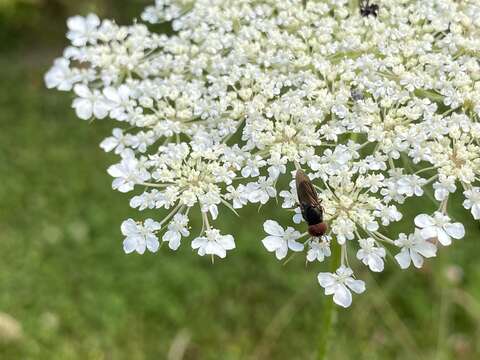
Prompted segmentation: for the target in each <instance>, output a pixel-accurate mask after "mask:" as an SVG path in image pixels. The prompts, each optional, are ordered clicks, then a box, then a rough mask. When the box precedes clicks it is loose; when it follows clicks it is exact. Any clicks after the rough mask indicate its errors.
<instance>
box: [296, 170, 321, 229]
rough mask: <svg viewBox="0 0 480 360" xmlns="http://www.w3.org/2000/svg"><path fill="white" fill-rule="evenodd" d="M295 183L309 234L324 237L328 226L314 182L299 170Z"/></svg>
mask: <svg viewBox="0 0 480 360" xmlns="http://www.w3.org/2000/svg"><path fill="white" fill-rule="evenodd" d="M295 183H296V186H297V196H298V202H299V206H300V210H301V211H302V216H303V218H304V219H305V221H306V222H307V224H308V233H309V234H310V235H311V236H314V237H320V236H323V235H324V234H325V233H326V232H327V224H325V223H324V222H323V207H322V205H321V204H320V200H319V199H318V195H317V192H316V191H315V188H314V187H313V185H312V182H311V181H310V179H309V178H308V176H307V175H306V174H305V173H304V172H303V171H302V170H300V169H298V170H297V173H296V175H295Z"/></svg>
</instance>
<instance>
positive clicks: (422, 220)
mask: <svg viewBox="0 0 480 360" xmlns="http://www.w3.org/2000/svg"><path fill="white" fill-rule="evenodd" d="M415 225H417V226H418V227H420V228H424V227H427V226H433V225H435V223H434V221H433V219H432V217H431V216H428V215H427V214H420V215H417V216H416V217H415Z"/></svg>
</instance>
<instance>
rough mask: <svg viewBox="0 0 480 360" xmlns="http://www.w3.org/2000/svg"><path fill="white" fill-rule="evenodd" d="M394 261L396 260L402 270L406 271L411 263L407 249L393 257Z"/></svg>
mask: <svg viewBox="0 0 480 360" xmlns="http://www.w3.org/2000/svg"><path fill="white" fill-rule="evenodd" d="M395 260H397V262H398V264H399V265H400V267H401V268H402V269H407V268H408V267H409V266H410V262H411V258H410V251H409V250H408V249H402V251H400V252H399V253H398V254H397V255H395Z"/></svg>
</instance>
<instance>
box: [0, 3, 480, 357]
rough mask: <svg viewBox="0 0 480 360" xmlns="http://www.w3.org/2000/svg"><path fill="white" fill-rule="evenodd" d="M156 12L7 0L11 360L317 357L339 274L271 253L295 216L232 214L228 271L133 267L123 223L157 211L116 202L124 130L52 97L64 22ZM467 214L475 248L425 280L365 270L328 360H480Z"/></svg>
mask: <svg viewBox="0 0 480 360" xmlns="http://www.w3.org/2000/svg"><path fill="white" fill-rule="evenodd" d="M145 3H148V2H147V1H143V0H136V1H126V0H125V1H113V0H110V1H105V0H104V1H100V0H98V1H81V2H79V1H77V2H74V1H68V0H57V1H47V0H43V1H42V0H29V1H27V0H24V1H18V0H1V1H0V80H1V81H0V181H1V183H0V245H1V250H0V253H1V256H0V359H7V360H10V359H49V360H50V359H52V360H54V359H62V360H63V359H67V360H68V359H82V360H83V359H129V360H136V359H139V360H140V359H170V360H175V359H182V358H184V359H225V360H227V359H312V358H314V355H315V350H316V347H317V343H318V338H319V334H320V333H321V332H322V328H321V318H322V306H323V303H324V301H325V297H324V296H323V295H322V290H321V288H320V287H319V286H318V284H317V282H316V279H315V276H316V273H317V272H318V271H321V269H325V268H326V266H327V265H325V264H323V265H319V264H317V265H313V266H308V267H305V264H304V262H303V260H302V259H300V258H298V259H294V260H292V261H291V262H290V263H289V264H288V265H286V266H282V265H281V264H280V263H279V262H278V261H276V260H275V258H274V257H273V256H272V255H271V254H268V253H267V252H266V251H265V250H264V249H263V247H262V245H261V243H260V239H261V238H262V236H263V234H262V231H261V225H262V223H263V221H264V220H265V218H277V219H283V221H284V222H287V221H288V219H287V216H286V214H285V213H284V211H282V209H281V208H280V207H277V206H275V204H271V205H270V206H267V207H264V208H263V209H262V211H261V212H260V213H258V212H257V210H256V209H255V208H247V209H244V210H243V211H241V212H240V214H241V218H236V217H234V216H232V215H231V214H229V213H228V214H226V215H225V216H223V215H222V217H221V219H222V220H221V222H217V225H218V226H219V227H220V228H221V229H223V230H224V231H226V232H227V231H228V232H229V233H233V234H234V235H235V237H236V241H237V249H235V251H233V252H231V253H230V255H229V257H228V258H227V259H225V260H222V261H220V260H219V261H216V263H215V265H212V264H211V263H210V260H209V259H208V258H200V257H198V256H197V255H196V254H194V253H193V252H192V251H191V249H190V248H189V247H188V246H183V247H181V249H180V250H179V251H178V252H175V253H172V252H170V251H169V250H168V249H167V248H162V249H161V251H160V252H159V253H157V254H145V255H143V256H137V255H130V256H126V255H125V254H124V253H123V252H122V246H121V242H122V237H121V234H120V230H119V225H120V223H121V221H122V220H123V219H125V218H127V217H130V216H131V217H137V218H139V217H141V216H142V215H144V214H138V213H137V212H135V211H133V210H131V209H129V207H128V197H127V196H125V195H122V194H119V193H117V192H114V191H112V190H111V179H110V177H109V176H108V175H107V174H106V168H107V167H108V165H109V164H111V163H113V162H114V161H116V159H115V157H113V156H111V155H109V154H105V153H104V152H103V151H102V150H101V149H100V148H99V147H98V144H99V143H100V141H101V140H102V139H103V138H104V137H105V136H106V135H108V134H109V133H110V130H111V128H112V126H113V123H112V122H111V121H108V120H106V121H98V122H95V123H93V124H88V122H82V121H80V120H78V119H76V118H75V115H74V113H73V111H72V110H71V108H70V102H71V98H70V96H69V95H68V94H65V93H58V92H56V91H48V90H46V89H45V88H44V85H43V79H42V78H43V74H44V73H45V71H46V70H47V69H48V67H49V66H50V64H51V62H52V60H53V59H54V58H55V57H56V56H58V55H59V54H60V53H61V51H62V49H63V47H64V46H65V41H64V33H65V25H64V22H65V18H66V17H67V16H70V15H73V14H76V13H83V14H85V13H87V12H88V11H96V12H98V13H99V14H101V15H102V16H108V17H115V18H116V19H118V22H119V23H128V21H129V19H131V18H133V17H134V16H136V15H138V14H139V13H140V11H141V9H142V7H143V5H144V4H145ZM415 205H417V204H414V203H408V204H407V209H406V211H407V213H408V216H407V217H406V219H405V221H406V223H408V222H409V221H410V224H411V219H412V217H413V216H414V215H415V212H414V211H415V210H414V209H415ZM460 205H461V200H460V197H458V200H457V201H452V202H451V206H452V213H453V214H454V216H455V217H456V218H457V219H459V220H460V219H461V220H462V221H464V223H465V226H466V228H467V237H466V238H465V239H464V240H460V241H456V242H455V243H454V245H453V246H451V247H450V248H443V249H440V251H439V256H438V257H437V258H435V259H431V260H429V261H428V262H427V264H426V266H425V267H424V268H423V269H422V270H413V269H409V270H408V271H401V270H399V269H398V267H397V266H395V265H394V264H392V261H391V259H390V261H389V264H388V265H387V271H386V272H385V273H382V274H379V275H374V276H372V275H370V274H369V273H368V272H365V271H364V270H363V269H362V267H360V266H358V264H357V273H358V275H359V277H360V278H363V279H364V280H366V282H367V289H368V291H367V292H366V293H365V294H363V295H362V296H355V298H354V302H353V305H352V307H351V308H349V309H347V310H341V311H339V312H338V316H337V318H336V325H335V329H334V332H333V338H332V342H331V355H330V358H331V359H352V358H357V359H369V360H370V359H471V360H473V359H478V358H480V344H479V340H480V261H479V255H480V245H479V244H480V239H479V234H480V227H479V222H474V221H473V220H471V218H470V216H469V214H468V213H467V212H466V211H465V210H463V209H462V208H461V206H460ZM425 206H426V205H425V204H422V207H425ZM427 206H432V208H433V204H432V205H427ZM154 215H155V216H157V217H159V215H158V214H154ZM196 221H197V222H198V219H196ZM402 226H403V227H404V226H405V225H402ZM400 228H401V227H398V228H397V229H396V230H399V229H400ZM396 230H395V229H394V231H396ZM185 245H186V244H185ZM352 255H353V254H352Z"/></svg>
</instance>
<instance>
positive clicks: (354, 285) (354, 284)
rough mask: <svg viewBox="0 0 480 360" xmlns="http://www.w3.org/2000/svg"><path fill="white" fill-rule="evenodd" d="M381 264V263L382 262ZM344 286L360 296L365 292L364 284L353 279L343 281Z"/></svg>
mask: <svg viewBox="0 0 480 360" xmlns="http://www.w3.org/2000/svg"><path fill="white" fill-rule="evenodd" d="M382 263H383V261H382ZM345 285H347V286H348V287H349V288H350V289H352V291H353V292H355V293H357V294H361V293H363V292H364V291H365V282H364V281H362V280H355V279H353V278H348V279H345Z"/></svg>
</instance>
